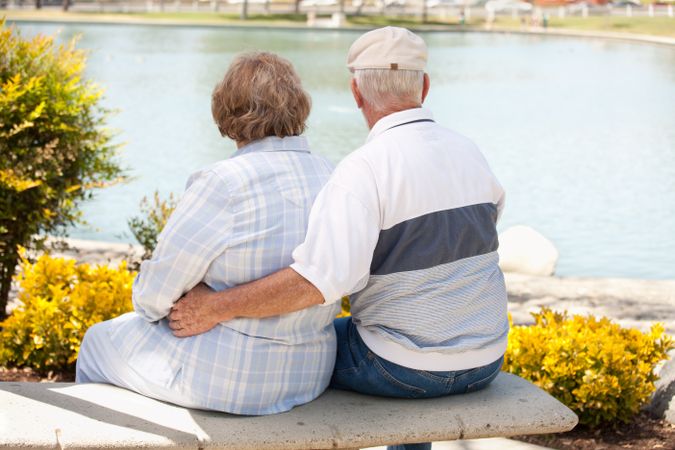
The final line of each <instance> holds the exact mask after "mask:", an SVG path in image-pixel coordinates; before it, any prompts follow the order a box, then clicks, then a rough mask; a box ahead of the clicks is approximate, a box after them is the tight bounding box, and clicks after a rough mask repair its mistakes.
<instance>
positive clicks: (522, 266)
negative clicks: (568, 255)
mask: <svg viewBox="0 0 675 450" xmlns="http://www.w3.org/2000/svg"><path fill="white" fill-rule="evenodd" d="M558 256H559V253H558V250H557V249H556V248H555V246H554V245H553V243H552V242H551V241H549V240H548V239H546V238H545V237H544V236H543V235H542V234H541V233H539V232H537V231H535V230H534V229H532V228H530V227H526V226H524V225H516V226H514V227H511V228H509V229H507V230H506V231H504V232H503V233H501V234H500V235H499V267H501V269H502V271H504V272H517V273H525V274H529V275H543V276H549V275H553V273H554V272H555V265H556V263H557V262H558Z"/></svg>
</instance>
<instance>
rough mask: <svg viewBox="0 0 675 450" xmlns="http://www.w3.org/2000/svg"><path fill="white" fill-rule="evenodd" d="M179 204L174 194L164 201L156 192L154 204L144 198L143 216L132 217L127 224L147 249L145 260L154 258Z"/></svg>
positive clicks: (142, 202)
mask: <svg viewBox="0 0 675 450" xmlns="http://www.w3.org/2000/svg"><path fill="white" fill-rule="evenodd" d="M177 204H178V199H177V198H175V197H174V195H173V194H169V198H168V199H166V200H162V199H161V198H160V196H159V192H157V191H155V193H154V195H153V197H152V203H150V200H148V198H147V197H143V200H141V205H140V206H141V215H140V216H135V217H132V218H131V219H129V221H128V222H127V224H128V225H129V229H130V230H131V233H132V234H133V235H134V237H135V238H136V240H137V241H138V243H139V244H141V245H142V246H143V248H144V249H145V253H144V254H143V259H148V258H150V257H151V256H152V251H153V250H154V249H155V247H156V246H157V238H158V237H159V234H160V233H161V232H162V230H163V229H164V226H165V225H166V222H167V221H168V220H169V217H170V216H171V213H172V212H173V210H174V209H176V205H177Z"/></svg>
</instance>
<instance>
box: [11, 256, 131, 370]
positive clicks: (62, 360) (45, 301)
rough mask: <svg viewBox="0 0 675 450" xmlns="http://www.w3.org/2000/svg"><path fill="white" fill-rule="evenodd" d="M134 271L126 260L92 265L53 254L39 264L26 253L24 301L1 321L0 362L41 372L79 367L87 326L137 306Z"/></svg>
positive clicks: (19, 277)
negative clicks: (133, 300)
mask: <svg viewBox="0 0 675 450" xmlns="http://www.w3.org/2000/svg"><path fill="white" fill-rule="evenodd" d="M134 276H135V274H134V273H133V272H130V271H129V270H127V267H126V263H124V262H123V263H121V264H120V266H119V267H116V268H115V267H111V266H96V267H92V266H90V265H88V264H79V265H76V264H75V261H73V260H66V259H63V258H53V257H51V256H48V255H43V256H41V257H40V258H39V259H38V260H37V262H35V263H34V264H31V263H30V262H29V261H28V260H26V259H25V258H23V257H22V261H21V271H20V273H19V275H17V280H18V282H19V297H18V299H19V300H20V302H21V304H20V305H19V306H18V307H17V308H16V309H15V310H14V311H13V312H12V314H11V316H10V317H9V318H7V319H6V320H5V321H4V322H2V323H0V327H2V330H1V331H0V365H7V366H13V367H23V366H28V367H32V368H33V369H35V370H37V371H38V372H41V373H46V372H48V371H50V370H57V371H64V370H65V371H69V370H72V369H74V365H75V360H76V359H77V353H78V351H79V349H80V343H81V342H82V338H83V337H84V333H85V332H86V331H87V329H88V328H89V327H90V326H92V325H94V324H95V323H98V322H101V321H103V320H108V319H112V318H113V317H116V316H119V315H120V314H123V313H125V312H128V311H131V310H132V305H131V286H132V283H133V279H134Z"/></svg>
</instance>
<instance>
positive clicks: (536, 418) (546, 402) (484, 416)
mask: <svg viewBox="0 0 675 450" xmlns="http://www.w3.org/2000/svg"><path fill="white" fill-rule="evenodd" d="M576 423H577V417H576V416H575V414H574V413H573V412H572V411H570V410H569V409H568V408H567V407H565V406H564V405H562V404H561V403H560V402H558V401H557V400H555V399H554V398H553V397H551V396H550V395H548V394H547V393H545V392H544V391H542V390H541V389H539V388H537V387H536V386H534V385H533V384H531V383H529V382H527V381H525V380H523V379H522V378H519V377H517V376H514V375H511V374H507V373H501V374H500V375H499V376H498V377H497V378H496V379H495V381H494V382H493V383H492V384H491V385H490V386H489V387H488V388H487V389H485V390H483V391H479V392H475V393H471V394H466V395H459V396H450V397H444V398H437V399H429V400H399V399H389V398H381V397H371V396H365V395H360V394H356V393H352V392H344V391H337V390H330V389H329V390H328V391H326V392H325V393H324V394H323V395H322V396H321V397H319V398H318V399H317V400H315V401H313V402H310V403H308V404H306V405H303V406H300V407H297V408H294V409H293V410H291V411H289V412H287V413H283V414H277V415H272V416H262V417H242V416H234V415H229V414H223V413H214V412H207V411H199V410H191V409H186V408H181V407H177V406H174V405H170V404H166V403H163V402H159V401H156V400H153V399H150V398H146V397H143V396H141V395H138V394H136V393H133V392H130V391H127V390H124V389H120V388H117V387H114V386H109V385H103V384H72V383H18V382H4V383H0V448H3V449H4V448H13V449H26V448H35V449H46V448H49V449H54V448H57V449H66V448H67V449H91V448H103V449H108V448H110V449H113V448H114V449H130V448H176V449H182V448H185V449H204V448H221V449H238V450H249V449H250V450H265V449H347V448H362V447H371V446H376V445H385V444H394V443H410V442H425V441H444V440H455V439H470V438H483V437H497V436H501V437H507V436H513V435H524V434H539V433H552V432H562V431H567V430H570V429H572V428H573V427H574V426H575V425H576Z"/></svg>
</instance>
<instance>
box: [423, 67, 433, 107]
mask: <svg viewBox="0 0 675 450" xmlns="http://www.w3.org/2000/svg"><path fill="white" fill-rule="evenodd" d="M429 86H431V80H429V74H427V73H425V74H424V84H423V85H422V103H424V100H425V99H426V98H427V94H428V93H429Z"/></svg>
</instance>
